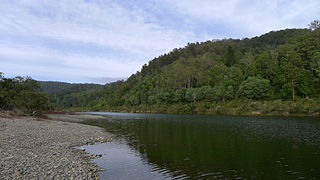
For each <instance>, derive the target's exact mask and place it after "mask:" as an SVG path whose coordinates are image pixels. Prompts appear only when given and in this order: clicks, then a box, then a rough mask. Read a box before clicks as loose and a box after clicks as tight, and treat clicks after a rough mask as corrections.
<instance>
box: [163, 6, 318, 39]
mask: <svg viewBox="0 0 320 180" xmlns="http://www.w3.org/2000/svg"><path fill="white" fill-rule="evenodd" d="M165 1H166V2H167V3H168V4H170V5H171V6H173V7H175V8H176V10H177V11H179V13H182V14H185V16H186V17H187V18H190V17H193V18H195V19H197V20H199V21H203V22H207V23H210V22H213V23H220V24H221V25H225V26H229V27H231V28H234V30H235V31H239V32H243V33H244V34H250V35H259V34H262V33H266V32H269V31H271V30H277V29H283V28H289V27H290V28H292V27H300V28H301V27H302V28H303V27H307V24H308V23H309V22H311V21H312V20H314V19H317V18H319V14H320V9H319V7H320V1H314V0H295V1H291V0H269V1H263V0H258V1H251V0H226V1H220V0H201V1H193V0H183V1H170V0H165ZM217 28H219V27H217Z"/></svg>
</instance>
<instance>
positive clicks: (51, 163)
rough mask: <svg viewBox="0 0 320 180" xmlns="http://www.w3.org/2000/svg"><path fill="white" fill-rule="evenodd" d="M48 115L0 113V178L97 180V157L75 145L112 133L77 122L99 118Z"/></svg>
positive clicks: (107, 137) (103, 139)
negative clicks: (95, 162) (31, 115)
mask: <svg viewBox="0 0 320 180" xmlns="http://www.w3.org/2000/svg"><path fill="white" fill-rule="evenodd" d="M48 116H49V118H50V119H43V118H34V117H18V116H12V115H10V114H8V113H1V112H0V159H1V161H0V179H34V178H35V179H39V178H40V179H41V178H43V179H99V175H98V171H101V170H102V169H100V168H98V167H97V165H95V164H94V163H93V162H92V161H91V159H94V158H97V157H99V156H98V155H94V154H89V153H87V152H85V151H83V150H82V149H78V148H77V147H79V146H82V145H86V144H94V143H96V142H101V143H102V142H108V141H112V134H109V133H107V132H105V131H104V129H103V128H100V127H96V126H90V125H85V124H80V123H79V122H81V121H83V120H85V119H97V118H101V117H99V116H95V115H90V116H87V115H84V116H83V115H81V114H76V115H66V114H59V115H58V116H57V115H56V116H54V117H50V116H51V115H50V114H49V115H48ZM70 116H71V117H72V118H71V117H70ZM61 119H63V120H64V121H61Z"/></svg>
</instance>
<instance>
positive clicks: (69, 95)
mask: <svg viewBox="0 0 320 180" xmlns="http://www.w3.org/2000/svg"><path fill="white" fill-rule="evenodd" d="M38 83H39V85H40V89H41V91H43V92H45V93H47V94H49V96H50V98H51V104H52V107H53V108H54V109H65V108H70V107H83V106H84V105H87V104H88V102H89V101H93V100H96V99H99V98H100V97H101V96H102V92H101V89H102V88H103V85H99V84H88V83H83V84H76V83H66V82H55V81H38Z"/></svg>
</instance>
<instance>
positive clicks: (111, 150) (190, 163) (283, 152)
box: [88, 113, 320, 179]
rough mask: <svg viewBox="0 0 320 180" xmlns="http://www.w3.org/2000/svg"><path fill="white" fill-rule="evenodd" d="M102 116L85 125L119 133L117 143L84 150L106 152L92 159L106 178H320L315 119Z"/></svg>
mask: <svg viewBox="0 0 320 180" xmlns="http://www.w3.org/2000/svg"><path fill="white" fill-rule="evenodd" d="M104 115H106V119H105V120H97V121H90V122H88V123H90V124H94V125H98V126H101V127H104V128H106V130H107V131H109V132H112V133H113V134H115V135H117V137H118V141H117V142H120V144H114V143H106V144H100V145H95V146H92V147H89V148H88V150H89V151H90V150H92V152H96V153H97V151H100V153H101V154H106V156H104V157H103V158H102V159H97V160H96V161H97V163H98V164H99V165H100V166H101V167H103V168H104V169H106V172H105V173H103V174H102V177H105V178H107V177H108V179H124V177H130V178H129V179H131V177H132V176H134V177H138V179H165V178H176V179H185V178H190V179H199V178H202V179H206V178H210V179H225V178H229V179H298V178H301V179H302V178H306V179H318V178H320V173H319V172H320V168H319V167H320V154H319V153H320V150H319V149H320V146H319V144H320V143H319V141H320V131H319V130H320V121H319V120H317V119H309V120H308V119H302V120H301V119H282V118H256V117H232V116H201V115H146V114H125V113H121V114H117V113H113V114H108V113H105V114H104ZM126 158H127V159H126ZM119 163H120V164H119ZM121 177H122V178H121Z"/></svg>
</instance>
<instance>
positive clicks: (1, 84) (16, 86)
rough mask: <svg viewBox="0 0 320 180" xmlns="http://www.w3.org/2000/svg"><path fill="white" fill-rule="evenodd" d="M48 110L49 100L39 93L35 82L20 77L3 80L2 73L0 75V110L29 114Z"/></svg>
mask: <svg viewBox="0 0 320 180" xmlns="http://www.w3.org/2000/svg"><path fill="white" fill-rule="evenodd" d="M49 108H50V105H49V98H48V96H47V95H46V94H45V93H42V92H40V86H39V84H38V82H37V81H35V80H33V79H31V78H30V77H21V76H17V77H15V78H4V76H3V73H0V109H3V110H13V109H20V110H22V111H24V112H26V113H30V114H31V113H33V112H34V111H35V112H37V113H40V112H41V111H43V110H48V109H49Z"/></svg>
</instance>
